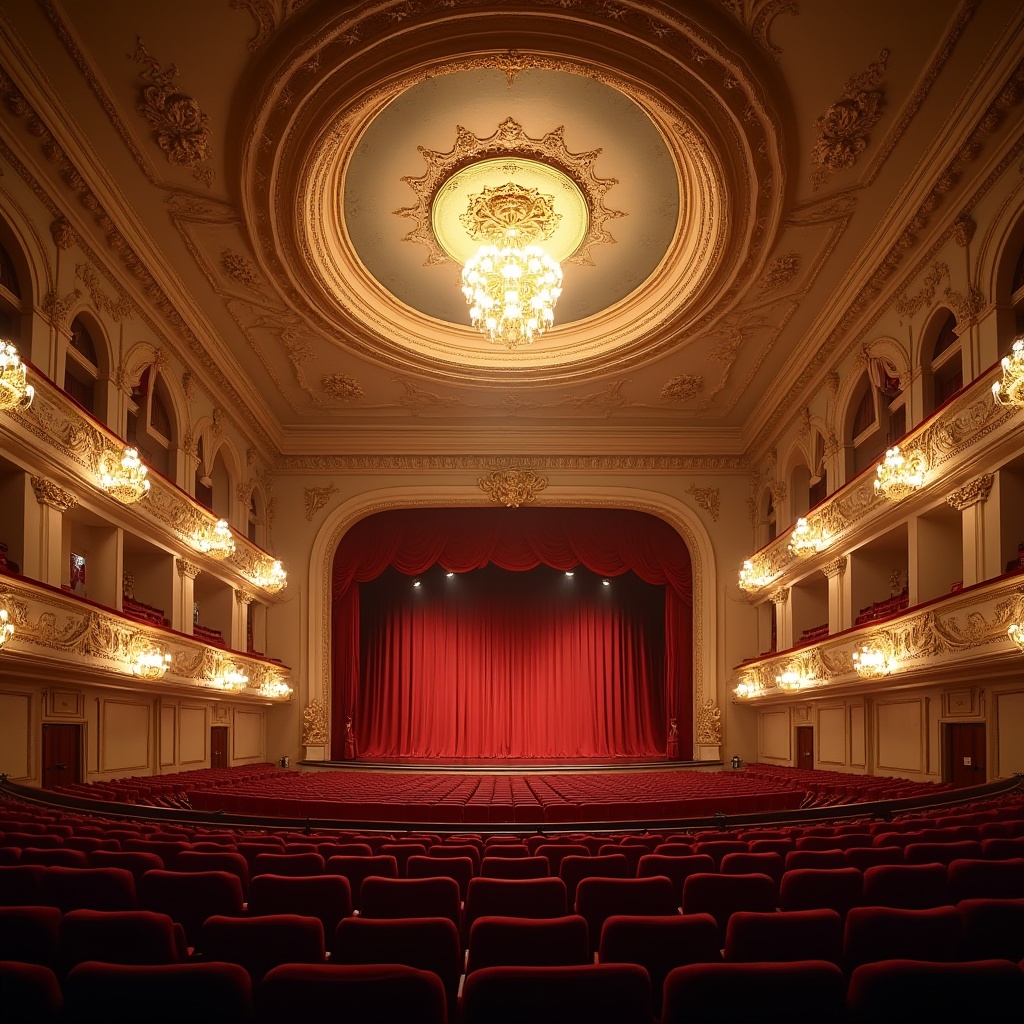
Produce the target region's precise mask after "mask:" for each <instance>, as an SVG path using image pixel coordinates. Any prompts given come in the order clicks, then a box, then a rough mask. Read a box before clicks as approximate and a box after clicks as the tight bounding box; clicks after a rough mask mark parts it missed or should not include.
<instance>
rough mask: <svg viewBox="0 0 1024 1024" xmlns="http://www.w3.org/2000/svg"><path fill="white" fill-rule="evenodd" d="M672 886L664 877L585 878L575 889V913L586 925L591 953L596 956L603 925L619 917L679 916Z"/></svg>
mask: <svg viewBox="0 0 1024 1024" xmlns="http://www.w3.org/2000/svg"><path fill="white" fill-rule="evenodd" d="M678 907H679V903H678V900H677V899H676V894H675V889H674V887H673V885H672V882H671V881H670V880H669V879H667V878H665V877H664V876H662V875H654V876H651V877H649V878H584V879H581V880H580V884H579V886H578V887H577V889H576V904H575V908H576V913H577V914H579V915H580V916H581V917H583V918H584V919H585V920H586V922H587V929H588V932H589V935H590V950H591V952H593V953H596V952H597V947H598V945H599V943H600V941H601V928H602V927H603V926H604V922H605V921H606V920H607V919H608V918H609V917H612V916H614V915H616V914H634V915H643V916H646V917H660V916H667V917H671V916H674V915H678V913H679V910H678Z"/></svg>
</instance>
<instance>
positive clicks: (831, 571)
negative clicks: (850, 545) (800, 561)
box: [821, 555, 849, 579]
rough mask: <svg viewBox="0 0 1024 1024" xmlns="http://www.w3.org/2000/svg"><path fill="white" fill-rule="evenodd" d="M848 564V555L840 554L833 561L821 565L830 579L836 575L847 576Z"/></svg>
mask: <svg viewBox="0 0 1024 1024" xmlns="http://www.w3.org/2000/svg"><path fill="white" fill-rule="evenodd" d="M848 564H849V559H848V558H847V557H846V555H840V556H839V557H838V558H833V559H832V561H831V562H826V563H825V564H824V565H823V566H822V567H821V571H822V572H823V573H824V574H825V576H826V577H827V578H828V579H832V578H833V577H834V576H845V575H846V568H847V565H848Z"/></svg>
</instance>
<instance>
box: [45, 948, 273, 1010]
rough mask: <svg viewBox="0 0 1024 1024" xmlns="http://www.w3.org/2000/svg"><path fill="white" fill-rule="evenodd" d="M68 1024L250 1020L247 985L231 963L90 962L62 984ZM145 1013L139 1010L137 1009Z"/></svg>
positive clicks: (245, 977) (249, 987) (249, 986)
mask: <svg viewBox="0 0 1024 1024" xmlns="http://www.w3.org/2000/svg"><path fill="white" fill-rule="evenodd" d="M64 998H65V1000H66V1008H67V1016H68V1019H69V1020H71V1021H104V1022H106V1021H118V1022H124V1024H137V1022H138V1021H139V1020H140V1019H141V1017H144V1019H145V1020H146V1022H147V1024H150V1022H153V1024H181V1022H182V1021H186V1020H193V1021H194V1020H206V1021H211V1022H212V1021H225V1022H226V1021H231V1022H232V1024H236V1022H238V1024H246V1022H248V1021H251V1020H252V1016H253V1007H252V984H251V982H250V981H249V975H248V974H247V973H246V972H245V970H244V969H243V968H242V967H239V966H238V965H237V964H226V963H188V964H160V965H156V966H138V965H134V964H133V965H124V964H102V963H96V962H94V961H88V962H86V963H82V964H79V965H78V966H77V967H74V968H73V969H72V970H71V971H70V973H69V974H68V976H67V978H66V979H65V982H64ZM142 1007H144V1008H145V1009H144V1010H142V1009H141V1008H142Z"/></svg>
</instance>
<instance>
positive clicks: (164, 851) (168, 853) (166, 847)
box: [121, 839, 191, 871]
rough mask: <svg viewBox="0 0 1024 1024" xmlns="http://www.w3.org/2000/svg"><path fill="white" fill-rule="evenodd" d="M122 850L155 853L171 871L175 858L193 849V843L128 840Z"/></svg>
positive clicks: (175, 840) (174, 840) (170, 840)
mask: <svg viewBox="0 0 1024 1024" xmlns="http://www.w3.org/2000/svg"><path fill="white" fill-rule="evenodd" d="M121 849H122V850H136V851H138V852H139V853H155V854H156V855H157V856H158V857H159V858H160V859H161V860H162V861H163V863H164V867H165V868H166V869H167V870H168V871H170V870H173V868H174V861H175V858H176V857H177V856H178V854H179V853H181V851H182V850H189V849H191V843H187V842H185V841H184V840H181V839H126V840H124V841H123V842H122V843H121Z"/></svg>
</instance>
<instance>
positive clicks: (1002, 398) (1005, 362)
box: [992, 335, 1024, 406]
mask: <svg viewBox="0 0 1024 1024" xmlns="http://www.w3.org/2000/svg"><path fill="white" fill-rule="evenodd" d="M1002 367H1003V379H1002V381H998V380H997V381H996V382H995V383H994V384H993V385H992V397H993V398H994V399H995V400H996V401H997V402H998V403H999V404H1000V405H1019V406H1024V335H1021V336H1020V337H1019V338H1017V339H1016V340H1015V341H1014V343H1013V347H1012V348H1011V349H1010V354H1009V355H1008V356H1003V358H1002Z"/></svg>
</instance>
